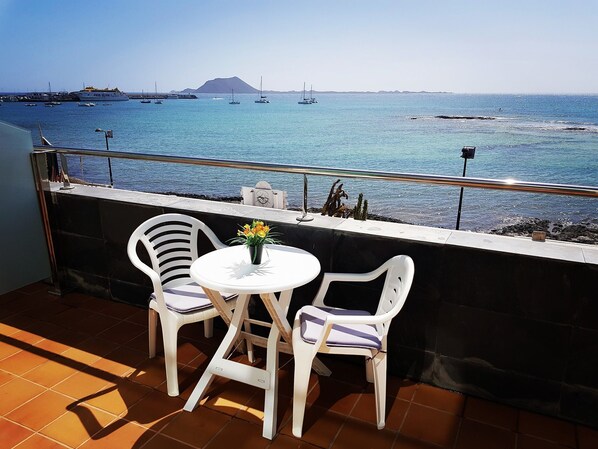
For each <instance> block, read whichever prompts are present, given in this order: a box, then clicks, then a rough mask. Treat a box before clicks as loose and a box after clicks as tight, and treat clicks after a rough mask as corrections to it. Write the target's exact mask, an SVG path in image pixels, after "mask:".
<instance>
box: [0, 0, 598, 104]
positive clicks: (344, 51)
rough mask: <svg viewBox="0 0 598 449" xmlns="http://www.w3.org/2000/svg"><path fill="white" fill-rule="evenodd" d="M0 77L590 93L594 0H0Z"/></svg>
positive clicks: (28, 86) (57, 83) (146, 86)
mask: <svg viewBox="0 0 598 449" xmlns="http://www.w3.org/2000/svg"><path fill="white" fill-rule="evenodd" d="M0 42H1V45H0V91H15V90H17V91H21V90H24V91H33V90H38V91H45V90H47V88H48V82H51V83H52V90H69V91H71V90H78V89H80V88H81V87H82V86H83V84H84V83H85V84H87V85H94V86H96V87H107V86H110V87H119V88H120V89H123V90H125V91H141V90H142V89H143V90H153V89H154V81H156V82H157V83H158V88H159V90H161V91H170V90H181V89H184V88H186V87H193V88H195V87H199V86H200V85H202V84H203V83H204V82H205V81H207V80H209V79H212V78H216V77H229V76H234V75H236V76H239V77H240V78H241V79H243V80H244V81H246V82H248V83H249V84H251V85H253V86H254V87H258V86H259V78H260V75H263V77H264V89H265V90H270V89H271V90H300V89H301V88H302V86H303V82H304V81H305V82H307V85H308V86H309V85H310V84H313V86H314V90H338V91H347V90H358V91H362V90H371V91H378V90H413V91H419V90H430V91H452V92H471V93H598V1H596V0H592V1H579V0H571V1H553V0H545V1H535V0H530V1H526V0H519V1H511V0H501V1H500V2H499V1H493V2H490V1H479V0H478V1H465V0H451V1H441V0H436V1H431V0H417V1H413V0H411V1H403V0H394V1H389V0H388V1H387V0H368V1H365V0H363V1H356V0H318V1H311V0H305V1H301V2H298V1H282V0H279V1H274V0H271V1H264V0H255V1H251V0H244V1H243V0H239V1H213V0H203V1H199V0H195V1H191V0H183V1H178V0H170V1H161V0H145V1H141V0H129V1H128V0H119V1H117V0H102V1H82V0H78V1H73V0H63V1H59V0H54V1H50V0H0Z"/></svg>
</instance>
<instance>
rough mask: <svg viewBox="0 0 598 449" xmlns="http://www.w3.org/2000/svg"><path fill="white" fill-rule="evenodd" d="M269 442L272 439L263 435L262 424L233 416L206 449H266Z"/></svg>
mask: <svg viewBox="0 0 598 449" xmlns="http://www.w3.org/2000/svg"><path fill="white" fill-rule="evenodd" d="M241 436H242V437H241ZM269 444H270V441H269V440H267V439H266V438H263V437H262V426H259V425H256V424H251V423H248V422H247V421H243V420H241V419H235V418H233V419H232V420H230V421H229V422H228V423H227V424H226V425H225V427H224V428H223V429H222V431H221V432H220V433H218V434H217V435H216V436H215V437H214V438H213V439H212V440H211V441H210V442H209V443H208V444H206V446H205V449H230V448H233V447H234V448H235V449H260V448H264V449H265V448H266V447H267V446H268V445H269Z"/></svg>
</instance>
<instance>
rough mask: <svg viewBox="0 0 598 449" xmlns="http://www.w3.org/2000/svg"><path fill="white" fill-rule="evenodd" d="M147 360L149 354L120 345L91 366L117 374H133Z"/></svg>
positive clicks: (121, 375)
mask: <svg viewBox="0 0 598 449" xmlns="http://www.w3.org/2000/svg"><path fill="white" fill-rule="evenodd" d="M145 360H147V356H145V355H144V354H142V353H140V352H139V351H135V350H134V349H129V348H125V347H120V348H118V349H116V350H114V351H112V352H111V353H109V354H107V355H106V356H104V357H103V358H101V359H100V360H98V361H96V362H94V363H93V364H92V365H91V366H92V367H93V368H95V369H99V370H101V371H105V372H107V373H110V374H113V375H115V376H119V377H123V376H127V375H129V374H131V373H132V372H133V371H134V370H135V368H136V367H138V366H139V365H141V364H142V363H143V362H144V361H145Z"/></svg>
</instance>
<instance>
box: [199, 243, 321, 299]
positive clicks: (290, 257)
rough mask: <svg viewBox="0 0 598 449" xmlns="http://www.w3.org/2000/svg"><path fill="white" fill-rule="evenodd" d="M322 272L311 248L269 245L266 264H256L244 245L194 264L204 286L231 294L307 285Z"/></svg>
mask: <svg viewBox="0 0 598 449" xmlns="http://www.w3.org/2000/svg"><path fill="white" fill-rule="evenodd" d="M319 273H320V262H319V261H318V259H316V257H315V256H314V255H312V254H310V253H308V252H307V251H304V250H302V249H299V248H293V247H291V246H284V245H265V247H264V252H263V255H262V263H261V264H259V265H253V264H252V263H251V260H250V257H249V249H248V248H247V247H246V246H244V245H239V246H231V247H229V248H224V249H220V250H218V251H212V252H210V253H207V254H205V255H203V256H201V257H200V258H199V259H197V260H196V261H195V262H194V263H193V264H192V265H191V277H192V278H193V280H195V282H197V283H198V284H199V285H201V286H202V287H204V288H209V289H211V290H216V291H220V292H230V293H249V294H260V293H275V292H282V291H285V290H289V289H294V288H295V287H299V286H301V285H304V284H307V283H308V282H310V281H312V280H313V279H315V278H316V276H317V275H318V274H319Z"/></svg>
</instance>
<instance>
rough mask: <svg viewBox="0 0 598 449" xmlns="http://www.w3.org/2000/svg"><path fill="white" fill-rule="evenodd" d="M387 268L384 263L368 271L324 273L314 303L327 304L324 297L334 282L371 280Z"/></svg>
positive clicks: (317, 304) (318, 304)
mask: <svg viewBox="0 0 598 449" xmlns="http://www.w3.org/2000/svg"><path fill="white" fill-rule="evenodd" d="M387 269H388V268H387V267H386V264H384V265H382V266H381V267H379V268H376V269H375V270H373V271H369V272H367V273H324V277H323V278H322V283H321V284H320V289H319V290H318V293H317V294H316V297H315V298H314V300H313V302H312V305H314V306H320V307H322V306H325V305H326V304H325V303H324V297H325V296H326V293H327V292H328V287H330V284H331V283H332V282H369V281H373V280H374V279H376V278H378V277H379V276H380V275H381V274H382V273H384V272H385V271H386V270H387Z"/></svg>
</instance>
